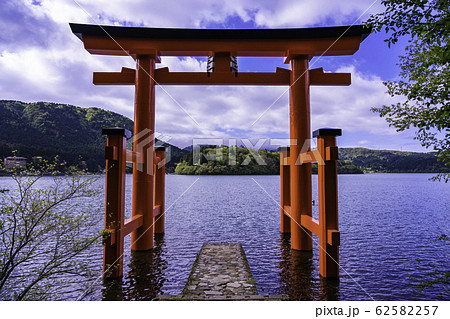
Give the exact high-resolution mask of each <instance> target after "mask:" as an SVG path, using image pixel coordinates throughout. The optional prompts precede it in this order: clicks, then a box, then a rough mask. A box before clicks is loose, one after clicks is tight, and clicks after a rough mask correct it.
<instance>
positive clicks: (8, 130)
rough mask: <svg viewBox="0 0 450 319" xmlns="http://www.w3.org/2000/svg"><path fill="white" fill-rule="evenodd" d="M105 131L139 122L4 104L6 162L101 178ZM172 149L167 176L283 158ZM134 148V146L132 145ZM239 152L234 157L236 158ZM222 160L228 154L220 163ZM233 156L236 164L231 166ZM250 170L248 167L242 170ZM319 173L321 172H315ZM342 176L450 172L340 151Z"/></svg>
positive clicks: (408, 160)
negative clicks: (58, 165)
mask: <svg viewBox="0 0 450 319" xmlns="http://www.w3.org/2000/svg"><path fill="white" fill-rule="evenodd" d="M105 127H123V128H126V129H128V130H130V131H133V121H132V120H130V119H129V118H127V117H125V116H122V115H120V114H117V113H114V112H111V111H105V110H102V109H98V108H80V107H76V106H72V105H67V104H56V103H46V102H37V103H23V102H18V101H6V100H0V158H4V157H7V156H11V155H12V153H13V151H17V156H23V157H26V158H27V159H28V162H31V160H32V158H33V157H39V156H40V157H43V158H45V159H47V160H50V161H51V160H53V159H54V157H55V156H57V155H58V156H59V157H60V159H61V160H63V161H65V162H67V163H68V165H78V164H79V163H80V162H81V161H85V162H86V163H87V167H88V169H89V170H90V171H92V172H96V171H98V170H99V169H103V168H104V166H105V155H104V147H105V144H106V137H105V136H102V134H101V130H102V128H105ZM165 146H168V147H170V152H171V161H170V162H169V163H168V164H167V172H174V171H175V173H177V174H200V175H203V174H231V175H249V174H262V175H264V174H279V153H278V152H276V151H268V150H264V149H262V150H259V151H258V152H259V154H260V156H261V159H262V160H263V162H264V163H265V165H259V164H258V163H257V161H256V160H255V157H254V156H253V155H252V154H251V152H250V151H249V150H248V149H246V148H243V147H237V148H234V149H230V148H228V147H226V146H222V147H220V148H217V147H215V146H203V147H201V149H200V151H201V153H200V163H199V165H193V152H192V147H190V148H186V149H184V150H181V149H180V148H178V147H176V146H173V145H170V144H165ZM128 148H131V140H128ZM233 152H234V153H233ZM218 154H222V155H221V156H219V157H217V155H218ZM230 154H235V156H234V157H233V158H235V163H236V164H234V163H233V159H232V164H233V165H229V163H230V162H229V156H230ZM243 163H244V164H245V165H242V164H243ZM313 172H317V167H316V166H313ZM338 172H339V173H362V172H386V173H439V172H450V166H444V165H443V164H442V163H441V162H437V160H436V155H435V154H433V153H412V152H400V151H385V150H383V151H382V150H370V149H365V148H340V149H339V161H338Z"/></svg>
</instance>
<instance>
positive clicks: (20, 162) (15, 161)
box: [4, 156, 27, 168]
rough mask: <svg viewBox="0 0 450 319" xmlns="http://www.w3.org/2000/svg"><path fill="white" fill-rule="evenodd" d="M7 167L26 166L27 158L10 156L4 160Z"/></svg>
mask: <svg viewBox="0 0 450 319" xmlns="http://www.w3.org/2000/svg"><path fill="white" fill-rule="evenodd" d="M4 166H5V168H14V167H26V166H27V159H26V158H25V157H16V156H10V157H6V158H5V160H4Z"/></svg>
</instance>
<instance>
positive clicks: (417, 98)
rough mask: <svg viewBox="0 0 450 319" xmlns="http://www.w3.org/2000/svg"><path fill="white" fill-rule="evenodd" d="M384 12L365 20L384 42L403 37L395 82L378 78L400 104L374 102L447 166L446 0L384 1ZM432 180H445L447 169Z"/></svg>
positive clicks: (449, 19) (449, 50)
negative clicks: (405, 41) (412, 130)
mask: <svg viewBox="0 0 450 319" xmlns="http://www.w3.org/2000/svg"><path fill="white" fill-rule="evenodd" d="M381 3H382V4H383V5H384V6H385V7H386V11H385V12H383V13H380V14H376V15H373V16H372V17H370V19H369V20H368V21H367V24H368V25H369V26H371V27H372V30H373V31H375V32H380V31H382V30H384V31H385V32H386V33H388V34H389V37H388V38H387V39H386V40H385V41H386V42H387V43H388V45H389V46H390V45H391V44H395V43H396V42H397V41H398V40H399V39H400V38H401V37H408V38H409V43H408V46H407V47H406V49H405V51H406V53H405V55H403V56H400V60H399V64H398V65H399V66H400V69H401V72H400V74H399V76H400V80H399V81H389V82H384V84H385V85H386V87H387V89H388V93H389V94H390V95H391V96H393V97H394V96H401V97H403V98H404V99H405V100H404V102H403V103H397V104H392V105H389V106H388V105H384V106H382V107H374V108H372V111H374V112H377V113H379V114H380V116H381V117H384V118H385V119H386V121H387V122H388V123H389V125H390V126H394V127H395V128H396V129H397V131H403V130H406V129H409V128H410V127H415V128H417V131H416V136H415V138H416V139H417V140H419V141H420V142H421V144H422V146H425V147H427V148H432V149H433V150H435V151H436V152H437V155H438V160H439V161H443V162H444V163H445V164H446V165H450V128H449V127H450V105H449V94H450V91H449V83H450V69H449V64H450V43H449V42H450V41H449V40H450V11H449V3H448V0H432V1H425V0H384V1H381ZM434 179H435V180H443V181H445V182H447V181H449V179H450V174H449V173H442V174H439V175H437V176H436V177H435V178H434Z"/></svg>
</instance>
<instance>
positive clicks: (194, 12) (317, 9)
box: [0, 0, 394, 145]
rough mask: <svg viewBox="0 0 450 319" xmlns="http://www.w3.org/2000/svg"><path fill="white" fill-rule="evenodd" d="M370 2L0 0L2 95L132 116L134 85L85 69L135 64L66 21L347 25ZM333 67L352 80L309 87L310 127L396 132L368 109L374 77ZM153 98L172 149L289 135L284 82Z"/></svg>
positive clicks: (185, 62) (197, 65) (381, 95)
mask: <svg viewBox="0 0 450 319" xmlns="http://www.w3.org/2000/svg"><path fill="white" fill-rule="evenodd" d="M34 3H36V2H34ZM371 3H372V1H356V0H352V1H323V0H316V1H287V0H285V1H284V0H283V1H277V3H276V4H274V2H273V1H267V0H264V1H250V0H239V1H238V0H233V1H201V0H191V1H184V2H180V1H174V0H166V1H163V2H161V1H143V0H141V1H139V0H130V1H127V2H126V3H124V2H123V1H112V0H99V1H88V0H76V1H75V0H58V1H54V0H42V1H40V5H34V4H33V1H31V0H23V1H17V0H16V1H8V0H6V1H2V2H1V3H0V27H1V28H2V30H4V32H2V35H0V44H1V48H2V49H1V50H2V51H1V55H0V74H2V77H1V78H0V98H1V99H16V100H22V101H26V102H31V101H54V102H61V103H68V104H73V105H78V106H83V107H89V106H96V107H101V108H104V109H108V110H112V111H115V112H118V113H120V114H123V115H126V116H128V117H130V118H133V108H134V106H133V104H134V101H133V96H134V88H133V87H132V86H128V87H126V86H94V85H93V84H92V72H94V71H118V70H120V68H121V67H122V66H126V67H134V61H133V60H132V59H131V58H129V57H107V56H92V55H90V54H89V53H87V52H86V51H85V50H84V49H83V46H82V42H81V41H80V40H79V39H78V38H76V37H75V36H74V35H73V34H72V33H71V32H70V29H69V26H68V23H69V22H82V23H95V22H100V23H104V24H124V23H126V24H130V23H132V24H134V25H145V26H155V27H205V26H208V24H210V23H226V21H227V19H229V18H230V17H231V18H233V17H234V18H236V17H239V18H240V19H242V20H243V21H250V22H253V24H254V25H257V26H261V27H291V26H296V27H302V26H310V25H318V24H326V25H332V24H341V23H342V24H345V23H352V22H354V19H355V18H357V17H358V16H359V15H360V14H361V13H362V12H363V11H364V10H365V9H366V8H367V7H368V6H369V5H370V4H371ZM377 8H378V9H379V7H377ZM377 8H375V7H373V8H372V9H371V10H370V12H373V11H374V10H378V9H377ZM92 19H94V20H92ZM319 64H320V63H319ZM164 66H168V67H169V68H170V70H172V71H204V70H205V69H206V62H205V61H204V60H201V61H200V60H198V59H195V58H192V57H186V58H182V59H180V58H176V57H163V58H162V63H161V65H159V66H158V67H164ZM318 66H320V65H318ZM339 71H342V72H345V71H348V72H351V73H352V76H353V84H352V86H350V87H313V88H312V89H311V111H312V128H313V129H316V128H319V127H327V126H331V127H342V128H345V130H346V131H348V132H361V131H363V132H366V133H367V134H382V135H385V136H389V135H391V134H393V132H394V130H392V129H390V128H388V126H387V124H386V123H385V121H384V120H382V119H380V118H379V117H378V116H377V115H376V114H373V113H371V112H370V111H369V109H370V107H372V106H379V105H382V104H385V103H389V102H390V99H389V97H388V96H387V95H386V94H385V88H384V86H383V85H382V83H381V79H380V78H378V77H374V76H368V75H365V74H364V73H362V72H357V71H356V70H355V69H354V68H353V67H351V66H350V67H346V68H341V70H339ZM283 93H284V94H283ZM156 94H157V96H156V111H157V112H156V128H157V130H158V131H160V132H163V133H165V134H168V135H170V136H172V137H173V139H172V140H171V142H175V143H177V144H179V145H186V144H187V143H189V141H191V140H192V138H194V137H197V138H198V137H219V138H226V137H237V138H239V137H243V138H247V137H273V136H276V137H283V136H284V137H287V136H288V133H289V118H288V111H289V110H288V109H289V107H288V93H287V92H286V88H284V87H172V86H167V87H164V88H157V90H156ZM272 104H273V105H272ZM271 105H272V106H271ZM180 106H181V107H180ZM269 106H271V107H270V109H269V110H268V111H267V112H266V113H265V114H264V115H263V116H262V117H261V118H260V119H259V120H258V121H257V122H256V124H255V125H252V123H253V122H254V121H255V120H256V119H257V118H258V117H259V116H260V115H261V114H262V113H263V112H264V111H265V110H266V109H267V108H268V107H269ZM183 109H184V110H185V111H186V112H187V113H188V114H189V115H190V116H192V118H193V119H195V121H196V122H198V123H199V124H200V126H198V125H197V124H196V123H195V121H194V120H192V119H191V118H190V116H189V115H187V114H186V112H185V111H183ZM364 139H367V138H366V137H364ZM369 143H370V141H369Z"/></svg>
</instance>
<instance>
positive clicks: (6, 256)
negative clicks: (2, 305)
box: [0, 163, 101, 300]
mask: <svg viewBox="0 0 450 319" xmlns="http://www.w3.org/2000/svg"><path fill="white" fill-rule="evenodd" d="M44 166H45V167H44ZM44 166H43V167H41V169H39V170H35V169H30V170H26V171H14V172H12V179H13V181H14V182H15V187H14V188H13V189H9V190H8V191H7V190H4V192H2V193H1V194H0V205H1V206H0V300H48V299H51V300H54V299H61V298H64V299H68V294H69V295H70V294H72V296H73V297H74V298H78V297H84V296H86V295H87V294H88V293H89V289H87V288H89V286H90V285H91V283H92V281H93V279H94V275H97V276H98V275H99V274H100V271H101V270H100V269H98V270H97V269H93V268H92V266H90V265H88V263H87V262H83V261H82V260H83V258H80V257H81V256H86V255H88V254H89V249H90V248H91V247H92V246H93V245H94V244H98V243H99V239H100V238H101V233H100V232H96V231H94V230H93V229H94V226H96V225H98V222H99V220H98V219H96V218H95V216H99V214H95V212H94V211H93V210H92V207H91V205H87V204H86V202H87V200H88V199H90V198H94V197H95V196H97V195H98V194H99V191H100V190H99V188H98V186H95V187H94V183H95V181H96V179H98V176H97V177H94V176H86V175H85V174H84V172H80V171H78V172H72V174H71V175H63V176H61V175H59V174H60V172H59V170H58V167H57V165H55V164H52V165H47V164H46V163H45V165H44ZM49 174H53V176H52V177H51V183H50V185H49V183H48V179H47V180H46V184H45V189H44V188H43V187H42V186H40V185H39V184H40V180H41V178H42V177H43V176H44V175H49Z"/></svg>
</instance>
